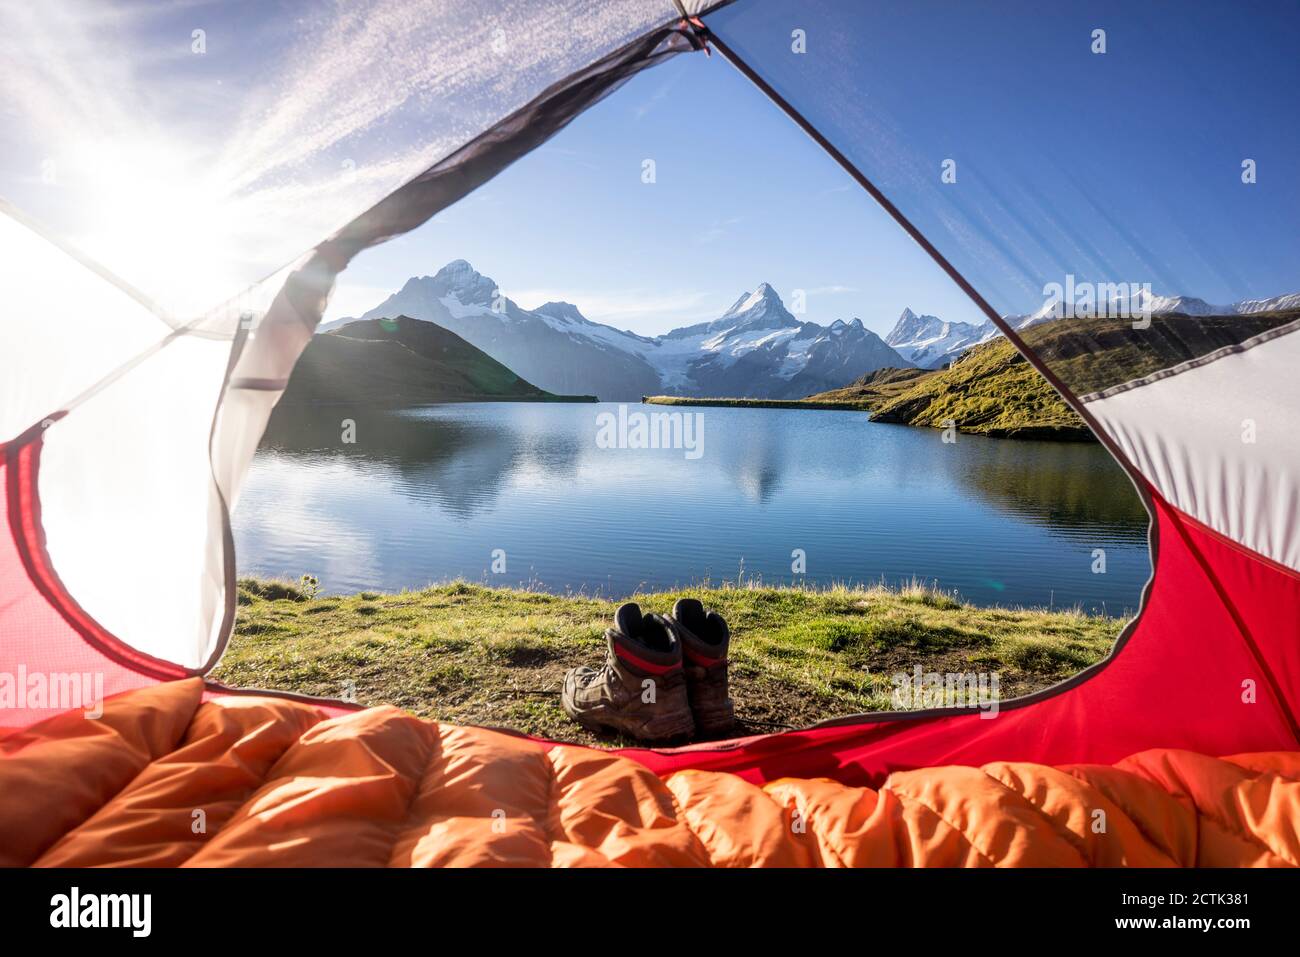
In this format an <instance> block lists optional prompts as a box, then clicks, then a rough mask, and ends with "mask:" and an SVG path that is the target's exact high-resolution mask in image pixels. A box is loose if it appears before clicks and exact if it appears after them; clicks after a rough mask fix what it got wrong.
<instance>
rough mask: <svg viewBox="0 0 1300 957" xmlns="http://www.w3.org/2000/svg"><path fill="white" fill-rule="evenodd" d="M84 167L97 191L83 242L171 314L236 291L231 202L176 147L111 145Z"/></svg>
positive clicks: (183, 314) (187, 313) (186, 313)
mask: <svg viewBox="0 0 1300 957" xmlns="http://www.w3.org/2000/svg"><path fill="white" fill-rule="evenodd" d="M93 156H94V161H93V165H92V166H91V167H90V168H89V169H88V170H87V171H86V172H87V174H88V175H89V176H90V177H91V178H92V179H93V180H94V182H93V183H92V184H91V192H92V193H93V195H96V196H98V197H100V199H99V201H98V202H97V204H96V206H95V207H94V208H93V209H92V210H90V211H89V216H88V223H87V234H86V237H85V240H84V242H85V246H86V248H87V249H88V250H89V251H90V252H91V254H92V255H95V256H96V257H97V258H99V259H100V260H101V261H102V262H103V263H104V265H105V266H107V267H108V268H109V269H111V270H112V271H113V272H115V273H117V274H118V275H120V276H121V277H122V278H123V279H125V280H127V281H128V282H130V283H132V284H133V285H134V286H136V287H137V288H138V289H140V290H141V291H142V292H144V293H145V294H146V295H148V296H150V297H151V298H152V299H154V300H155V302H157V303H158V304H159V305H160V306H162V307H163V308H164V309H165V310H166V311H168V312H169V313H174V314H175V315H176V317H177V318H182V319H184V318H189V317H192V316H193V315H196V314H198V313H201V312H202V311H203V310H205V309H208V308H210V307H212V306H214V305H215V304H216V303H217V302H219V301H220V300H221V299H222V298H224V297H225V296H228V295H230V294H231V293H232V292H234V291H235V287H236V285H237V283H238V277H237V274H236V272H235V270H234V268H233V262H234V260H235V258H236V254H237V249H238V243H237V237H236V230H235V224H236V223H237V222H238V216H237V215H236V207H237V205H238V203H237V201H236V200H235V199H233V198H232V197H231V196H230V195H229V191H228V190H227V189H225V188H223V186H222V184H221V183H219V182H216V181H214V180H213V178H212V176H211V175H210V174H209V173H207V172H206V171H205V170H204V169H203V168H202V164H200V163H199V162H197V161H196V160H195V159H194V158H192V157H187V156H185V155H183V154H182V153H181V152H179V151H178V150H176V149H175V148H174V147H167V146H162V145H159V144H157V143H147V142H144V141H140V142H136V143H133V144H128V145H123V144H109V145H107V146H105V147H102V148H100V149H98V150H96V151H94V153H93Z"/></svg>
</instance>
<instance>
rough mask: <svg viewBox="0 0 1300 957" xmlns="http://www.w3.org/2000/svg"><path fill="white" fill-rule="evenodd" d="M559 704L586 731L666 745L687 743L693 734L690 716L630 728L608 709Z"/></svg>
mask: <svg viewBox="0 0 1300 957" xmlns="http://www.w3.org/2000/svg"><path fill="white" fill-rule="evenodd" d="M560 704H561V705H562V706H563V707H564V713H565V714H567V715H568V716H569V717H570V718H572V719H573V720H574V721H576V722H578V724H580V725H582V726H583V727H584V728H586V729H587V730H588V731H614V732H617V733H618V734H625V735H627V736H628V737H629V738H635V739H636V740H638V741H644V742H646V743H647V744H667V743H669V742H672V741H678V740H687V741H689V740H690V738H691V736H692V735H694V734H695V721H694V719H692V718H691V717H690V716H687V717H685V718H675V719H673V720H671V721H670V720H665V721H664V722H663V724H662V725H656V724H654V723H653V722H652V723H649V724H644V725H637V726H636V727H635V728H632V727H629V726H628V725H627V724H625V723H624V721H623V719H622V718H620V717H618V715H616V714H615V713H614V712H612V711H609V710H608V709H605V708H602V709H600V710H595V711H578V710H577V709H576V708H574V707H572V705H570V703H569V701H568V700H567V699H564V698H562V699H561V701H560Z"/></svg>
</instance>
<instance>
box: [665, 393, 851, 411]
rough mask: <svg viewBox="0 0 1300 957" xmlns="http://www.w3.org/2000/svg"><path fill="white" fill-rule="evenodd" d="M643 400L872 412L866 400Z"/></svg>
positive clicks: (680, 398)
mask: <svg viewBox="0 0 1300 957" xmlns="http://www.w3.org/2000/svg"><path fill="white" fill-rule="evenodd" d="M641 401H642V402H643V403H645V404H646V405H695V406H716V407H718V408H739V409H835V410H840V411H845V410H847V411H851V412H870V411H871V406H870V404H868V403H867V402H865V401H862V400H857V401H852V400H850V401H836V402H829V401H821V400H818V399H722V398H717V399H711V398H702V399H692V398H688V397H685V396H679V395H647V396H644V397H643V398H642V399H641Z"/></svg>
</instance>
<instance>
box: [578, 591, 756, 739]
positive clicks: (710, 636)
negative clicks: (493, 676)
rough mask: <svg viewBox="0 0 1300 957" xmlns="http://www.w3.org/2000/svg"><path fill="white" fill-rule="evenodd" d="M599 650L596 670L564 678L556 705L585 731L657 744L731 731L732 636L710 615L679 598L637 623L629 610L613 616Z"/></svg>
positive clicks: (635, 612) (634, 608)
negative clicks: (668, 609)
mask: <svg viewBox="0 0 1300 957" xmlns="http://www.w3.org/2000/svg"><path fill="white" fill-rule="evenodd" d="M605 644H606V655H605V664H604V665H603V666H602V667H600V668H586V667H583V668H574V669H573V670H571V671H570V672H569V673H568V674H566V675H565V676H564V693H563V694H562V695H561V699H560V700H561V702H562V703H563V705H564V710H565V711H566V712H567V713H568V715H569V717H571V718H573V720H575V721H577V722H578V723H579V724H580V725H582V726H583V727H584V728H587V729H589V730H592V731H617V732H621V733H622V734H626V735H628V736H629V737H632V738H636V739H637V740H638V741H646V742H652V743H660V744H666V743H669V742H674V741H686V740H689V739H691V738H692V737H696V736H699V737H703V738H711V737H718V736H721V735H723V734H725V733H726V732H727V731H729V730H730V729H731V726H732V723H733V722H734V720H735V708H734V706H733V705H732V703H731V698H730V697H729V696H728V692H727V649H728V648H729V646H730V644H731V633H730V631H728V629H727V623H726V621H724V620H723V618H722V616H721V615H719V614H718V613H717V612H716V611H705V609H704V606H703V605H702V604H700V602H699V601H698V600H697V599H695V598H681V599H678V601H677V603H676V604H674V605H673V611H672V614H671V615H643V614H642V613H641V607H640V606H639V605H637V604H636V603H635V602H628V603H627V604H625V605H623V606H622V607H621V608H619V610H618V611H617V612H616V613H615V615H614V627H613V628H610V629H608V630H606V632H605Z"/></svg>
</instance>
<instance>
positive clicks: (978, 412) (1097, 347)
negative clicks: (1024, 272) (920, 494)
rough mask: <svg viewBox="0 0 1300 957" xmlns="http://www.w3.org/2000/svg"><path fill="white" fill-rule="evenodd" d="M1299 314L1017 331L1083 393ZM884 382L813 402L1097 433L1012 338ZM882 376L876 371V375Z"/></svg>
mask: <svg viewBox="0 0 1300 957" xmlns="http://www.w3.org/2000/svg"><path fill="white" fill-rule="evenodd" d="M1297 317H1300V310H1289V311H1279V312H1267V313H1257V314H1254V315H1244V316H1184V315H1177V314H1170V315H1159V316H1153V317H1152V318H1151V324H1150V325H1149V326H1148V327H1147V328H1144V329H1140V328H1134V326H1133V322H1132V320H1131V319H1121V318H1115V319H1109V318H1107V319H1059V320H1056V321H1054V322H1044V323H1041V324H1039V325H1035V326H1030V327H1029V328H1028V329H1024V330H1022V331H1021V333H1020V334H1021V336H1022V338H1024V340H1025V342H1026V343H1027V344H1028V345H1029V346H1030V347H1031V348H1032V349H1034V351H1035V352H1036V353H1037V354H1038V355H1039V356H1040V357H1041V358H1042V359H1043V360H1044V361H1045V362H1046V363H1047V364H1048V366H1049V367H1050V368H1051V369H1052V371H1053V372H1055V373H1056V375H1057V376H1058V377H1059V378H1060V379H1061V381H1062V382H1064V383H1065V384H1066V385H1067V386H1069V388H1071V389H1072V390H1074V392H1075V393H1076V394H1078V395H1080V396H1084V395H1088V394H1089V393H1092V392H1097V391H1100V390H1103V389H1107V388H1110V387H1111V386H1115V385H1119V384H1121V383H1124V382H1129V381H1132V380H1133V379H1139V378H1141V377H1143V376H1147V375H1150V374H1151V373H1153V372H1158V371H1160V370H1161V369H1168V368H1170V367H1171V366H1176V365H1179V364H1180V363H1183V362H1187V361H1189V360H1191V359H1196V358H1198V357H1200V356H1204V355H1207V354H1209V353H1211V352H1214V351H1215V350H1217V349H1222V348H1224V347H1227V346H1233V345H1236V344H1237V343H1240V342H1242V341H1244V340H1246V339H1249V338H1251V337H1252V336H1256V335H1259V334H1260V333H1261V332H1265V331H1267V330H1268V329H1271V328H1273V327H1275V326H1279V325H1282V324H1284V323H1288V322H1292V321H1294V320H1295V319H1296V318H1297ZM884 371H888V372H889V373H891V375H890V376H887V377H886V378H885V379H884V380H883V381H877V382H871V381H868V380H870V379H871V377H870V376H868V377H866V379H865V380H859V382H858V383H855V384H854V385H852V386H849V387H848V388H847V389H837V390H835V391H833V392H823V393H821V394H820V395H815V396H811V397H809V400H808V401H809V402H842V401H844V400H845V399H847V398H848V397H849V396H850V395H851V394H854V393H855V392H856V394H859V395H861V396H862V397H863V400H864V402H865V404H866V405H867V406H868V407H869V408H871V409H872V410H873V412H872V419H873V420H875V421H879V422H899V423H903V424H906V425H920V426H929V427H931V428H943V427H944V426H945V425H946V423H947V422H948V421H951V422H953V423H955V424H956V427H957V428H958V430H960V431H962V432H971V433H976V434H980V435H992V436H1004V437H1016V438H1054V439H1071V440H1073V439H1080V440H1086V439H1089V438H1091V437H1092V433H1091V432H1090V431H1089V430H1088V428H1087V426H1085V425H1084V423H1083V421H1082V419H1080V418H1079V416H1078V415H1076V414H1075V412H1074V411H1073V410H1072V409H1070V407H1069V406H1067V405H1066V404H1065V401H1064V400H1063V399H1062V398H1061V397H1060V395H1059V394H1058V393H1057V392H1056V390H1055V389H1053V388H1052V387H1051V386H1050V385H1048V383H1047V380H1046V379H1044V378H1043V377H1042V376H1041V375H1040V374H1039V373H1038V371H1037V370H1036V369H1034V367H1033V366H1031V365H1030V364H1029V363H1028V362H1027V361H1026V360H1025V359H1024V358H1023V357H1022V356H1021V355H1020V353H1019V352H1017V351H1016V349H1015V348H1014V347H1013V346H1012V345H1011V343H1009V342H1008V341H1007V340H1006V339H1003V338H998V339H994V340H992V341H990V342H986V343H984V344H983V345H979V346H976V347H975V348H973V349H971V350H970V351H969V352H967V353H966V354H965V355H963V356H961V357H960V358H959V359H958V360H957V361H956V362H954V363H953V364H952V365H951V366H950V367H949V368H947V369H943V370H941V371H938V372H932V373H919V374H914V376H913V378H911V379H905V378H899V377H898V376H897V375H896V374H895V373H896V372H897V371H903V372H908V371H914V370H882V372H884ZM876 375H880V373H876Z"/></svg>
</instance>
